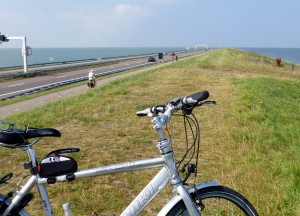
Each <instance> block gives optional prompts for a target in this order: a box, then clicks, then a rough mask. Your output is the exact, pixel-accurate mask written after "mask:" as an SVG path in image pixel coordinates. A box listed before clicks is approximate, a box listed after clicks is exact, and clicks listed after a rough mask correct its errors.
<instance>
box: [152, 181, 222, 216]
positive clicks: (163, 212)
mask: <svg viewBox="0 0 300 216" xmlns="http://www.w3.org/2000/svg"><path fill="white" fill-rule="evenodd" d="M218 185H220V184H219V182H217V181H207V182H202V183H199V184H196V185H195V186H196V188H197V190H199V189H202V188H207V187H211V186H218ZM187 190H188V191H189V193H193V192H194V191H195V188H194V187H193V186H191V187H189V188H187ZM180 200H181V197H180V196H177V195H174V197H173V198H172V199H171V200H170V201H169V202H168V203H167V204H166V205H165V206H164V207H163V208H162V209H161V210H160V212H159V213H158V214H157V216H165V215H166V214H167V213H168V212H169V211H170V210H171V209H172V208H173V207H174V206H175V205H176V204H177V203H178V202H179V201H180Z"/></svg>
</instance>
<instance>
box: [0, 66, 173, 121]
mask: <svg viewBox="0 0 300 216" xmlns="http://www.w3.org/2000/svg"><path fill="white" fill-rule="evenodd" d="M171 63H172V62H169V63H164V64H160V65H155V66H151V67H147V68H144V69H140V70H137V71H132V72H128V73H125V74H120V75H117V76H113V77H109V78H106V79H103V80H98V81H97V87H100V86H102V85H104V84H106V83H108V82H111V81H113V80H117V79H121V78H124V77H128V76H131V75H134V74H139V73H143V72H146V71H149V70H152V69H155V68H160V67H163V66H166V65H168V64H171ZM97 87H96V88H97ZM87 90H92V89H89V88H88V87H87V85H86V84H85V85H81V86H77V87H74V88H70V89H66V90H62V91H59V92H55V93H51V94H47V95H43V96H39V97H36V98H32V99H28V100H25V101H21V102H17V103H14V104H10V105H7V106H2V107H0V120H3V119H4V118H6V117H8V116H9V115H12V114H15V113H21V112H24V111H28V110H30V109H33V108H35V107H39V106H43V105H45V104H47V103H50V102H55V101H58V100H61V99H65V98H69V97H72V96H75V95H78V94H80V93H83V92H85V91H87Z"/></svg>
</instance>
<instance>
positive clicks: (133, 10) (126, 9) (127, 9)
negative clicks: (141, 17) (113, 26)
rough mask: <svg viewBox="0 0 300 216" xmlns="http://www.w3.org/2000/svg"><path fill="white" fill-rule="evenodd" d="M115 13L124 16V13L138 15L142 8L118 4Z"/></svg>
mask: <svg viewBox="0 0 300 216" xmlns="http://www.w3.org/2000/svg"><path fill="white" fill-rule="evenodd" d="M115 12H116V13H119V14H124V13H130V14H139V13H141V12H142V8H141V7H139V6H133V5H130V4H119V5H117V6H116V7H115Z"/></svg>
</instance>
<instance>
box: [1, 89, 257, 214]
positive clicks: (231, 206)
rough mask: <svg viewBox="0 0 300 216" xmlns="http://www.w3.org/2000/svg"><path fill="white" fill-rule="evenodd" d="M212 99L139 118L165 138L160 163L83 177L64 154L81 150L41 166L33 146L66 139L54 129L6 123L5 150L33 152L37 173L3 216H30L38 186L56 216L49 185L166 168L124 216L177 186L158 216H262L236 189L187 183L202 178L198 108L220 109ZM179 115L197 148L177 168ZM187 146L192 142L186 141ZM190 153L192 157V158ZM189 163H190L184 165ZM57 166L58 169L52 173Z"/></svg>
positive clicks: (194, 99) (103, 169) (201, 97)
mask: <svg viewBox="0 0 300 216" xmlns="http://www.w3.org/2000/svg"><path fill="white" fill-rule="evenodd" d="M208 97H209V93H208V92H207V91H203V92H198V93H195V94H192V95H190V96H187V97H184V98H179V97H178V98H175V99H173V100H171V101H170V102H169V103H167V105H158V106H154V107H151V108H147V109H144V110H140V111H138V112H137V113H136V114H137V115H138V116H149V117H151V118H152V121H151V122H152V123H153V128H154V129H155V130H156V132H157V134H158V137H159V141H158V142H157V145H156V147H157V149H158V150H159V152H160V157H157V158H150V159H144V160H137V161H131V162H124V163H118V164H112V165H107V166H99V167H95V168H90V169H85V170H79V171H78V170H77V164H76V161H75V162H74V160H73V161H72V160H71V159H72V158H69V157H65V156H62V153H69V152H78V151H79V149H76V148H68V149H60V150H55V151H53V152H51V153H50V154H49V155H48V156H47V157H46V158H45V160H46V161H47V162H45V163H43V161H44V160H42V161H41V162H38V161H37V159H36V154H35V151H34V149H33V145H34V144H36V143H37V142H38V141H39V140H40V139H42V138H43V137H60V136H61V134H60V132H59V131H58V130H56V129H53V128H31V127H29V126H27V125H22V124H17V123H10V122H6V121H2V122H0V146H1V147H7V148H11V149H16V148H19V149H21V150H25V151H27V153H28V157H29V163H26V164H25V165H24V168H25V169H29V170H30V172H31V174H30V178H29V180H28V181H27V182H26V183H25V185H24V186H23V187H22V188H21V190H20V191H15V190H14V191H11V192H10V193H8V194H7V195H3V194H1V195H0V214H1V215H2V216H7V215H18V216H27V215H29V213H28V212H27V211H26V210H25V207H26V205H27V204H28V203H29V202H30V200H31V199H32V197H33V195H32V194H31V192H30V191H31V189H32V188H33V187H34V185H36V186H37V188H38V191H39V194H40V199H41V201H42V204H43V209H44V214H45V215H47V216H52V215H53V212H52V207H51V203H50V200H49V196H48V193H47V189H46V185H47V184H54V183H58V182H68V181H74V180H77V179H81V178H87V177H94V176H102V175H109V174H115V173H123V172H132V171H136V170H143V169H150V168H156V167H162V168H161V170H160V171H159V172H158V173H157V174H156V176H155V177H154V178H153V179H152V180H151V181H150V182H149V183H148V185H147V186H146V187H145V188H144V189H143V190H142V191H141V192H140V193H139V195H137V196H136V197H135V199H134V200H133V201H132V202H131V203H130V204H129V205H128V207H127V208H126V209H125V210H124V211H123V212H122V214H121V216H129V215H138V214H139V213H140V212H141V211H142V210H143V209H144V208H145V207H146V206H147V205H148V203H149V202H150V201H151V200H152V199H153V198H154V197H155V196H156V195H157V194H158V193H159V192H160V191H161V190H162V189H163V188H165V187H166V185H167V184H171V185H172V187H173V198H172V199H170V200H169V201H168V202H167V203H166V204H165V205H164V206H163V207H162V209H161V210H160V211H159V213H158V214H157V215H158V216H163V215H164V216H179V215H193V216H194V215H247V216H256V215H258V213H257V211H256V210H255V208H254V207H253V205H252V204H251V203H250V202H249V201H248V200H247V199H246V198H245V197H244V196H242V195H241V194H240V193H238V192H236V191H234V190H233V189H230V188H228V187H225V186H221V185H220V184H219V183H218V182H217V181H207V182H202V183H194V184H188V183H187V179H188V178H189V177H190V176H191V174H194V176H196V175H197V167H198V163H197V161H198V157H199V144H200V130H199V124H198V121H197V119H196V117H195V116H194V115H193V113H192V111H193V109H194V108H196V107H199V106H202V105H209V104H216V102H215V101H207V100H206V99H207V98H208ZM179 110H181V111H182V113H183V114H182V116H183V117H184V120H185V133H186V136H187V131H188V130H187V127H186V126H189V128H190V132H192V140H193V142H192V145H190V146H189V147H187V149H186V153H185V154H184V156H183V157H182V159H181V160H179V161H177V162H176V161H175V158H174V152H173V150H172V149H171V142H172V139H171V138H168V139H167V138H166V135H165V130H167V131H168V129H167V125H168V124H169V123H170V119H171V117H172V116H173V115H174V114H175V113H176V112H177V111H179ZM168 132H169V131H168ZM31 139H33V141H32V142H29V141H28V140H31ZM186 142H188V141H187V140H186ZM188 153H191V154H192V156H191V157H188V156H187V155H188ZM187 158H188V159H187ZM191 158H194V159H196V163H195V164H193V163H191ZM68 159H70V160H68ZM186 159H187V162H184V161H185V160H186ZM63 161H68V162H69V164H71V166H68V168H67V169H65V170H59V171H57V169H56V168H57V167H58V166H57V165H59V167H60V168H61V166H62V165H66V163H65V164H64V163H63ZM51 164H54V165H53V166H52V168H51ZM55 164H56V166H55ZM182 164H183V166H182ZM44 165H47V166H48V165H49V166H50V168H49V166H48V170H47V169H46V168H45V166H44ZM41 166H42V169H43V168H44V169H45V170H44V172H41ZM45 172H48V173H45ZM180 173H185V174H186V176H185V177H181V175H182V174H180ZM183 175H184V174H183ZM13 196H14V197H13Z"/></svg>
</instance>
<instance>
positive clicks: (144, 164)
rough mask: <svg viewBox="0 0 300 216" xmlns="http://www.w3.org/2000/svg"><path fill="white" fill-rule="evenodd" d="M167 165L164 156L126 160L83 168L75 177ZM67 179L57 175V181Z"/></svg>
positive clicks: (45, 180)
mask: <svg viewBox="0 0 300 216" xmlns="http://www.w3.org/2000/svg"><path fill="white" fill-rule="evenodd" d="M164 165H165V161H164V159H163V158H151V159H144V160H137V161H132V162H125V163H119V164H113V165H108V166H99V167H95V168H91V169H86V170H81V171H78V172H75V173H74V175H75V179H81V178H87V177H92V176H102V175H108V174H115V173H123V172H131V171H136V170H143V169H149V168H155V167H162V166H164ZM47 180H48V178H39V179H38V184H47V183H48V182H47ZM65 181H67V175H61V176H56V181H55V182H65Z"/></svg>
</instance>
